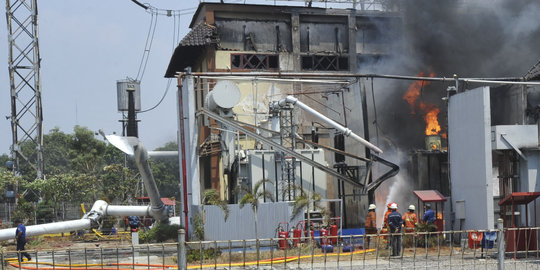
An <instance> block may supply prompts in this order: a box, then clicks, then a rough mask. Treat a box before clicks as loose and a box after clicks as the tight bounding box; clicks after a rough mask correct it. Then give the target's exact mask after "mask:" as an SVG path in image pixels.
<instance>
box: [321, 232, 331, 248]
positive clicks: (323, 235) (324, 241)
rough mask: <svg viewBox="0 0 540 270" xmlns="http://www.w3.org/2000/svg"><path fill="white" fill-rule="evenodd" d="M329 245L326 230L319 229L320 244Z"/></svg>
mask: <svg viewBox="0 0 540 270" xmlns="http://www.w3.org/2000/svg"><path fill="white" fill-rule="evenodd" d="M326 245H330V239H328V230H327V229H321V246H326Z"/></svg>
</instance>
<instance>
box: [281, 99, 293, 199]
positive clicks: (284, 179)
mask: <svg viewBox="0 0 540 270" xmlns="http://www.w3.org/2000/svg"><path fill="white" fill-rule="evenodd" d="M279 125H280V127H279V131H280V140H281V145H282V146H283V147H287V148H289V149H291V150H292V151H294V149H295V148H296V139H295V134H296V131H295V128H294V121H293V108H282V109H281V110H280V111H279ZM295 175H296V159H295V158H294V157H289V156H287V155H286V154H285V153H284V152H281V181H280V183H279V188H280V190H281V200H289V201H291V200H294V199H295V198H296V194H293V196H292V197H291V192H294V193H296V192H295V191H296V189H292V188H291V187H292V186H294V185H296V179H295ZM286 195H287V197H285V196H286Z"/></svg>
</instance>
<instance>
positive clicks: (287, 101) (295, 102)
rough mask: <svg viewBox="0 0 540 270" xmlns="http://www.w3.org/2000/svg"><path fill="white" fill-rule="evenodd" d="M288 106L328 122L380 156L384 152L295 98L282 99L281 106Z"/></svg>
mask: <svg viewBox="0 0 540 270" xmlns="http://www.w3.org/2000/svg"><path fill="white" fill-rule="evenodd" d="M286 104H292V105H294V106H298V107H300V108H301V109H303V110H304V111H306V112H308V113H310V114H311V115H313V116H315V117H317V118H319V119H320V120H321V121H324V122H326V123H327V124H329V125H331V126H332V127H334V128H335V129H337V130H338V131H340V132H342V133H343V134H344V135H345V136H348V137H351V138H353V139H354V140H356V141H358V142H360V143H361V144H363V145H365V146H366V147H368V148H369V149H371V150H373V151H375V152H377V153H378V154H382V152H383V151H382V150H381V149H380V148H379V147H377V146H375V145H374V144H372V143H370V142H368V141H367V140H365V139H364V138H362V137H360V136H358V135H356V134H355V133H354V132H352V130H350V129H348V128H346V127H344V126H342V125H340V124H338V123H336V122H335V121H334V120H332V119H330V118H328V117H326V116H324V115H322V114H321V113H319V112H318V111H316V110H314V109H312V108H311V107H309V106H308V105H306V104H305V103H303V102H301V101H299V100H298V99H297V98H295V97H293V96H287V97H286V98H285V99H282V100H280V101H279V105H280V106H285V105H286Z"/></svg>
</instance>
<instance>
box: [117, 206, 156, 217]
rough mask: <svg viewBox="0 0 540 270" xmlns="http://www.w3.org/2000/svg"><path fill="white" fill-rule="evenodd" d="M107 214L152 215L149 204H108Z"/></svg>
mask: <svg viewBox="0 0 540 270" xmlns="http://www.w3.org/2000/svg"><path fill="white" fill-rule="evenodd" d="M106 213H107V215H108V216H152V211H151V206H130V205H109V206H107V210H106Z"/></svg>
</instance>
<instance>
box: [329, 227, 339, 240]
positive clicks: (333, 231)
mask: <svg viewBox="0 0 540 270" xmlns="http://www.w3.org/2000/svg"><path fill="white" fill-rule="evenodd" d="M337 232H338V227H337V225H336V224H332V225H330V236H331V238H330V242H332V245H335V244H337Z"/></svg>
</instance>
